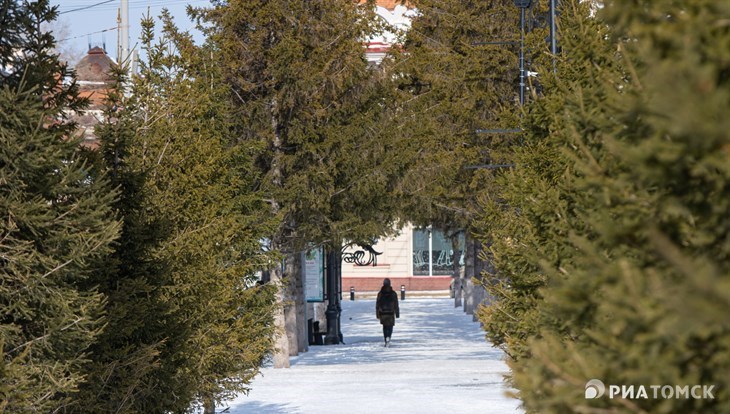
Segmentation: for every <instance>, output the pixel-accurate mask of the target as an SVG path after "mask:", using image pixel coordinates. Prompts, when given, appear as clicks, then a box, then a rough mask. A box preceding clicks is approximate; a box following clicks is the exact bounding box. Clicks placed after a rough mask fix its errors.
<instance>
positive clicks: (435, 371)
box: [216, 299, 521, 414]
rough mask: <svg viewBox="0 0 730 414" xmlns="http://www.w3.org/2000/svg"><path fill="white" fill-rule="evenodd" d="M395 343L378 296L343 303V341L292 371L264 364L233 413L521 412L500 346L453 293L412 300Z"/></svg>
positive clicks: (306, 357) (304, 358) (404, 306)
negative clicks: (387, 337)
mask: <svg viewBox="0 0 730 414" xmlns="http://www.w3.org/2000/svg"><path fill="white" fill-rule="evenodd" d="M400 306H401V317H400V319H398V320H397V322H396V325H395V329H394V331H393V343H392V345H391V347H389V348H384V347H383V337H382V328H381V326H380V324H379V322H378V320H377V319H375V311H374V308H375V301H374V300H358V301H355V302H350V301H344V302H343V303H342V333H343V336H344V340H345V343H346V345H336V346H313V347H310V350H309V352H306V353H303V354H301V355H300V356H298V357H295V358H292V366H291V368H289V369H273V368H265V369H264V370H263V375H262V376H259V377H257V378H256V379H255V381H254V382H253V384H252V391H251V393H250V394H249V395H248V396H243V395H242V396H240V397H238V398H237V399H235V400H234V401H231V402H229V404H228V407H221V408H219V409H218V410H216V411H217V412H220V411H221V410H223V409H224V408H227V409H228V411H223V412H225V413H230V414H243V413H256V414H259V413H261V414H290V413H301V414H310V413H312V414H315V413H348V414H356V413H363V414H368V413H396V414H397V413H401V414H411V413H413V414H416V413H417V414H429V413H433V414H441V413H445V414H448V413H458V414H469V413H478V414H488V413H495V414H506V413H520V412H521V410H519V409H518V408H517V407H518V401H517V400H515V399H512V398H510V397H507V396H506V395H505V392H506V391H507V388H506V386H505V385H504V383H503V379H502V376H503V374H504V373H505V372H506V371H507V370H508V368H507V365H506V364H505V363H504V362H503V361H502V357H503V354H502V352H501V351H499V350H497V349H495V348H492V347H490V346H489V344H488V343H486V342H485V340H484V335H483V332H482V331H481V329H480V327H479V324H477V323H474V322H472V321H471V316H468V315H464V314H463V312H462V310H461V309H454V305H453V299H408V300H406V301H402V302H401V303H400Z"/></svg>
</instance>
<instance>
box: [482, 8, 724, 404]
mask: <svg viewBox="0 0 730 414" xmlns="http://www.w3.org/2000/svg"><path fill="white" fill-rule="evenodd" d="M728 12H729V10H728V8H727V7H726V6H721V5H719V4H716V3H715V2H710V1H708V2H691V3H690V2H669V1H667V2H663V1H660V2H652V3H651V4H650V5H649V4H642V5H635V4H633V3H631V2H623V1H615V2H610V3H607V4H605V7H604V9H603V10H601V11H600V12H599V13H598V14H597V15H595V16H594V15H593V11H591V10H590V9H589V5H587V4H577V2H565V3H563V8H562V18H561V39H562V44H563V51H564V52H563V53H564V56H563V59H562V62H560V64H559V65H558V71H557V76H556V77H555V78H552V79H551V80H549V81H547V83H546V86H545V91H546V95H545V96H544V97H543V98H541V99H540V100H538V102H536V104H535V105H534V106H532V107H531V108H530V114H529V115H530V116H529V117H528V118H527V120H526V124H525V125H526V130H527V134H526V143H525V145H522V146H519V147H516V148H514V149H513V150H514V157H515V159H516V161H517V162H516V164H517V165H518V166H521V168H517V169H515V170H514V171H513V172H510V174H505V175H503V176H502V177H501V178H500V181H499V183H500V184H501V185H503V186H504V188H505V190H506V191H504V192H502V193H500V194H499V195H498V197H499V200H496V199H493V200H492V201H490V202H489V203H485V204H487V205H489V206H491V207H488V211H490V212H491V215H490V216H489V217H488V218H489V220H487V219H486V218H485V220H484V222H483V224H482V225H483V226H484V229H485V230H487V231H485V234H486V233H487V232H489V234H492V235H495V234H496V235H497V237H495V244H494V245H493V246H492V249H493V251H494V255H495V257H496V258H497V260H498V263H497V269H498V270H499V272H500V274H499V275H498V279H497V280H496V281H495V284H494V286H493V287H492V288H491V290H492V293H493V294H494V296H495V299H496V300H495V301H494V302H493V303H492V304H491V305H490V306H489V307H488V308H486V309H485V311H484V313H483V315H482V316H483V320H484V322H485V328H486V329H487V332H488V333H489V335H490V336H491V337H492V338H494V339H495V340H496V341H498V343H501V344H503V345H504V346H505V347H506V348H507V350H508V351H509V352H510V354H511V355H512V356H513V358H514V359H513V360H512V361H511V366H512V368H513V372H514V374H513V376H514V384H515V385H516V387H517V388H518V389H519V395H520V398H521V399H522V400H523V401H524V402H525V406H526V407H527V408H528V411H531V412H532V411H534V412H555V413H563V412H591V411H596V410H607V411H608V412H726V411H727V410H728V406H727V399H725V398H722V397H721V396H719V395H717V394H719V391H718V392H717V393H716V396H715V397H716V398H715V399H694V398H681V397H680V398H666V399H662V398H661V395H660V396H659V398H658V399H654V398H651V397H650V398H649V399H625V398H613V399H608V398H607V397H603V398H599V399H595V400H589V399H586V398H585V396H584V392H585V384H586V381H587V380H589V379H592V378H596V379H600V380H602V381H604V383H606V384H623V385H627V386H630V385H634V386H635V387H638V386H639V385H644V386H646V387H648V386H649V385H652V384H666V385H671V386H674V385H677V386H680V387H683V386H692V385H701V384H705V385H714V386H715V389H716V390H721V389H725V388H726V387H727V383H728V375H727V373H728V372H730V370H729V369H728V360H727V358H725V355H727V350H728V346H729V342H728V341H729V340H730V326H729V325H728V323H727V321H726V318H725V313H726V311H727V303H728V297H727V294H726V292H727V291H728V290H727V286H728V274H730V273H729V272H728V270H729V269H728V266H729V262H728V250H727V243H726V235H727V234H728V219H727V217H728V216H729V214H728V202H727V200H726V198H727V197H726V194H727V193H728V177H729V176H730V174H728V169H727V165H728V164H729V163H728V162H727V161H728V156H727V151H726V149H727V147H728V135H727V132H726V131H727V125H726V124H727V120H726V117H725V116H724V115H723V114H724V113H726V112H727V111H728V102H729V101H728V99H727V96H728V87H729V86H728V80H729V78H728V76H727V73H728V60H727V50H725V49H722V48H721V47H719V45H721V44H723V43H725V44H726V43H727V41H728V40H727V39H728V36H729V35H730V32H729V31H728V29H727V26H726V25H722V24H713V22H715V21H724V20H723V19H726V18H727V16H728ZM548 79H550V77H548ZM495 198H496V197H495ZM500 202H501V203H503V204H501V205H500V204H499V203H500ZM500 228H503V229H507V230H506V231H500V230H499V229H500ZM649 391H650V392H651V390H649Z"/></svg>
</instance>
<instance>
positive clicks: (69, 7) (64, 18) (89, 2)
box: [51, 0, 209, 58]
mask: <svg viewBox="0 0 730 414" xmlns="http://www.w3.org/2000/svg"><path fill="white" fill-rule="evenodd" d="M128 2H129V23H130V30H129V35H130V36H129V37H130V40H129V44H130V47H132V46H134V45H135V44H136V43H137V42H138V40H139V34H140V20H141V19H142V17H143V16H144V15H145V14H146V13H147V10H148V8H149V11H150V14H151V15H153V16H158V15H159V14H160V11H161V10H162V9H163V8H164V7H166V8H167V9H168V10H170V13H171V14H172V15H173V16H174V17H175V21H176V22H177V24H178V26H179V27H180V28H183V29H190V28H192V23H191V22H190V20H189V19H188V17H187V15H186V13H185V7H186V5H188V4H191V5H193V6H196V7H201V6H206V5H208V4H209V0H128ZM100 3H102V4H100ZM51 4H53V5H58V6H59V12H60V13H61V15H60V16H59V21H60V23H61V24H62V25H65V26H67V28H68V33H65V34H64V35H65V39H58V40H59V41H61V42H60V43H59V46H61V47H64V46H65V47H70V48H72V49H74V50H78V51H80V52H86V51H87V50H88V45H89V41H91V45H92V47H93V46H102V44H103V43H104V42H105V43H106V50H107V53H109V55H110V56H112V57H114V58H116V50H117V30H116V28H117V10H118V9H119V7H120V5H121V1H120V0H110V1H106V2H105V1H104V0H51ZM58 37H59V36H57V38H58Z"/></svg>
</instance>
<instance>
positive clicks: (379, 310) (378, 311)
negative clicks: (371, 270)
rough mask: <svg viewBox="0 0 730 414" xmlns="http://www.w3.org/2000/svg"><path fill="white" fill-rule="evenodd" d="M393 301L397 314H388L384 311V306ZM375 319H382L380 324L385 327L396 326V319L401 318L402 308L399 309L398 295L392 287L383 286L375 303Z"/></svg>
mask: <svg viewBox="0 0 730 414" xmlns="http://www.w3.org/2000/svg"><path fill="white" fill-rule="evenodd" d="M387 301H392V302H393V304H394V307H395V312H386V311H384V310H383V304H384V303H385V302H387ZM375 317H377V318H378V319H380V323H381V324H382V325H385V326H393V325H395V318H400V308H398V294H397V293H396V292H395V291H394V290H393V288H392V287H390V286H383V287H382V288H380V292H378V299H377V300H376V301H375Z"/></svg>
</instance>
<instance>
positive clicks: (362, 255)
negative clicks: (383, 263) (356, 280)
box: [342, 243, 383, 266]
mask: <svg viewBox="0 0 730 414" xmlns="http://www.w3.org/2000/svg"><path fill="white" fill-rule="evenodd" d="M353 244H357V245H358V246H360V247H362V248H363V249H364V250H355V251H354V252H344V253H342V260H343V261H344V262H345V263H351V264H354V265H355V266H371V265H372V266H377V265H378V256H380V255H381V254H383V252H377V251H375V249H373V246H371V245H369V244H365V245H362V244H359V243H350V244H348V245H345V248H347V247H350V246H352V245H353Z"/></svg>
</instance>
